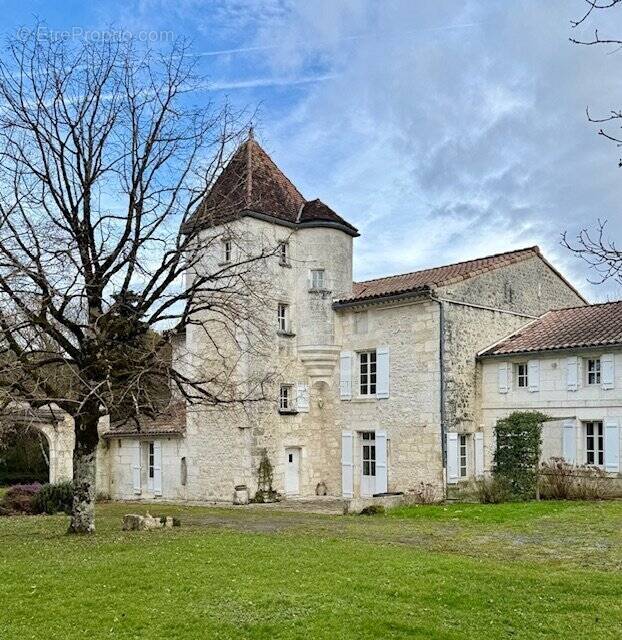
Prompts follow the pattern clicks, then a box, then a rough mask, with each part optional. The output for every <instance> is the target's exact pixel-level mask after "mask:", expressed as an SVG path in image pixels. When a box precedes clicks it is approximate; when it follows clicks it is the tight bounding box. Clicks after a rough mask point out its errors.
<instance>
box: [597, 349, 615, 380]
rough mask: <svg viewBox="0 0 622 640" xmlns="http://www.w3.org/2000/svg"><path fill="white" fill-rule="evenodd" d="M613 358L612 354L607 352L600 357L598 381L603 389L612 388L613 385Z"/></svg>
mask: <svg viewBox="0 0 622 640" xmlns="http://www.w3.org/2000/svg"><path fill="white" fill-rule="evenodd" d="M614 378H615V370H614V360H613V354H612V353H607V354H605V355H604V356H601V358H600V383H601V386H602V388H603V389H613V387H614Z"/></svg>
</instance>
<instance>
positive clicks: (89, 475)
mask: <svg viewBox="0 0 622 640" xmlns="http://www.w3.org/2000/svg"><path fill="white" fill-rule="evenodd" d="M96 409H97V408H96ZM98 423H99V412H98V411H94V412H93V414H89V413H86V414H81V415H79V416H76V418H75V427H74V430H75V436H76V444H75V447H74V450H73V505H72V508H71V522H70V524H69V533H94V532H95V474H96V469H97V443H98V440H99V436H98V433H97V425H98Z"/></svg>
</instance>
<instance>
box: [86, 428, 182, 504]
mask: <svg viewBox="0 0 622 640" xmlns="http://www.w3.org/2000/svg"><path fill="white" fill-rule="evenodd" d="M150 440H157V441H159V442H160V444H161V448H162V495H161V496H156V495H155V494H154V492H153V490H150V488H149V486H148V485H149V483H148V478H147V473H148V448H147V443H148V442H149V441H150ZM139 443H140V445H141V451H140V455H141V466H142V469H141V491H140V493H136V492H135V490H134V478H133V466H134V450H135V447H136V446H137V445H138V444H139ZM101 449H102V450H103V451H104V452H105V460H106V467H107V469H108V489H107V495H108V496H109V497H110V498H112V499H116V500H140V499H142V500H145V499H147V500H152V499H164V500H167V499H168V500H183V499H185V498H186V497H187V495H186V492H185V487H184V486H182V484H181V459H182V457H183V456H184V455H185V443H184V441H183V439H182V438H178V437H162V436H154V437H152V438H147V437H141V438H129V437H124V438H111V439H109V440H106V441H104V442H103V443H102V448H101ZM100 460H101V458H100V459H98V464H99V463H100ZM98 489H99V490H100V491H101V492H103V486H99V483H98Z"/></svg>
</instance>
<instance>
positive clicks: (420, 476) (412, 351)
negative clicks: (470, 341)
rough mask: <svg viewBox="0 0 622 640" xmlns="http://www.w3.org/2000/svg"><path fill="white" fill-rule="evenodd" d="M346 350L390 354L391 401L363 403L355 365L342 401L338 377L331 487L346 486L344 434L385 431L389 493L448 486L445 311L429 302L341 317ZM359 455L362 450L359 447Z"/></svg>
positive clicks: (329, 451) (374, 308)
mask: <svg viewBox="0 0 622 640" xmlns="http://www.w3.org/2000/svg"><path fill="white" fill-rule="evenodd" d="M339 317H340V324H339V327H340V334H341V342H342V348H343V349H347V350H350V351H354V352H357V351H365V350H369V349H375V348H377V347H379V346H388V347H389V368H390V393H389V398H388V399H375V398H374V399H368V398H365V397H360V396H359V395H358V393H357V389H358V372H357V371H356V358H354V361H355V364H354V367H355V371H354V372H353V378H352V382H353V397H352V400H340V399H339V373H338V371H336V372H335V377H334V380H333V387H334V389H335V394H336V398H337V399H336V400H335V403H336V412H335V415H336V420H335V422H334V425H332V428H331V430H330V433H329V435H328V438H327V443H326V452H327V463H326V471H327V476H326V477H327V484H328V486H329V490H330V492H331V493H337V494H338V493H339V491H340V486H341V466H340V450H341V431H342V430H351V431H355V432H360V431H369V430H384V431H386V432H387V438H388V446H387V449H388V452H387V465H388V489H389V491H407V490H410V489H417V488H418V486H419V483H421V482H424V483H431V484H434V485H435V486H436V487H438V488H439V489H440V488H441V487H442V483H443V469H442V458H441V431H440V363H439V345H440V342H439V340H440V334H439V326H440V323H439V306H438V304H437V303H436V302H433V301H430V300H425V301H420V302H415V301H413V302H410V303H405V304H401V305H395V304H394V305H375V306H370V307H369V308H368V309H364V310H358V309H356V310H355V309H344V310H342V311H340V312H339ZM355 451H356V448H355ZM360 475H361V470H360V460H359V456H357V455H355V470H354V492H355V495H358V493H359V489H360V487H359V484H360Z"/></svg>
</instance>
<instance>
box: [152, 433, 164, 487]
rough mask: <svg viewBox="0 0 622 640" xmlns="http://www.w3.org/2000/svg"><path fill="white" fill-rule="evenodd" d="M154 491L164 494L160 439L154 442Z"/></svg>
mask: <svg viewBox="0 0 622 640" xmlns="http://www.w3.org/2000/svg"><path fill="white" fill-rule="evenodd" d="M153 493H154V494H155V495H156V496H161V495H162V443H161V442H160V441H159V440H154V442H153Z"/></svg>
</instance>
